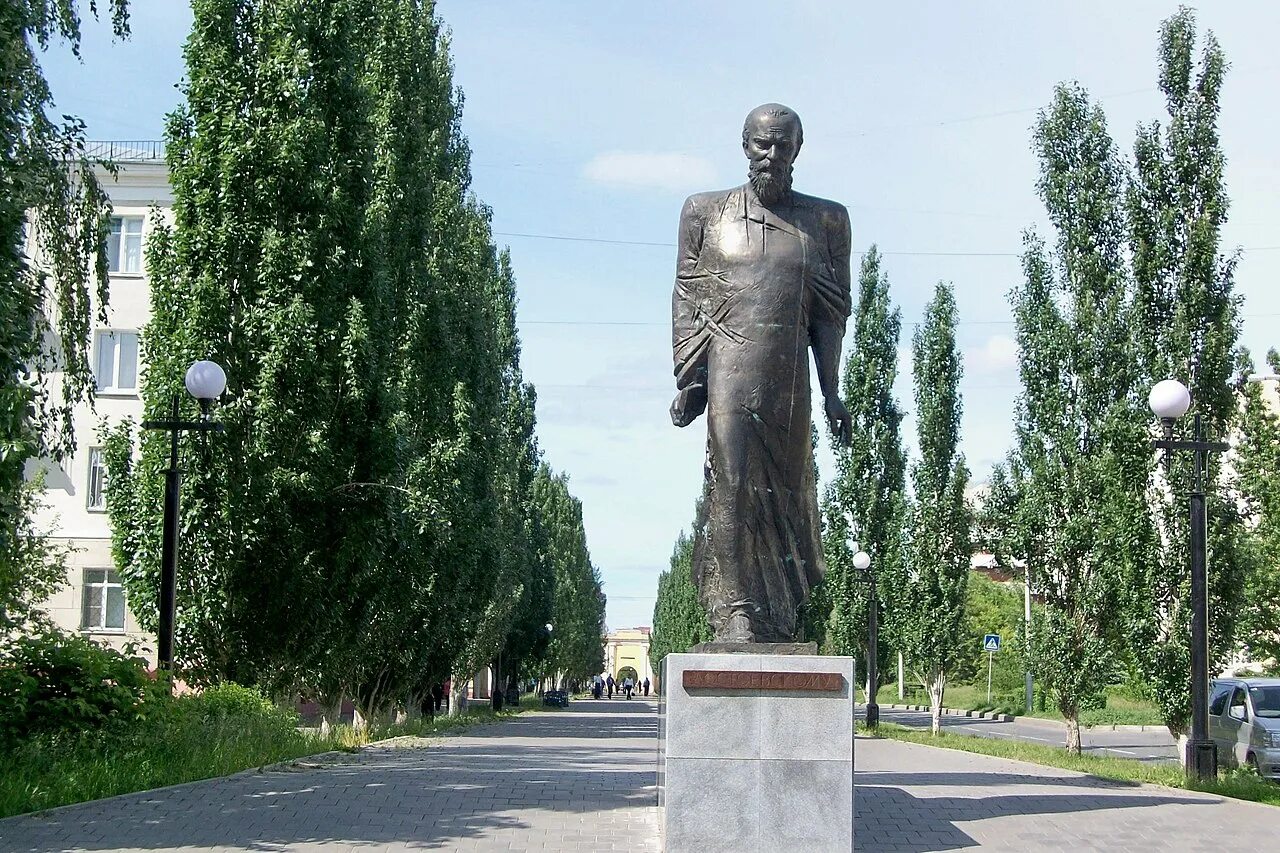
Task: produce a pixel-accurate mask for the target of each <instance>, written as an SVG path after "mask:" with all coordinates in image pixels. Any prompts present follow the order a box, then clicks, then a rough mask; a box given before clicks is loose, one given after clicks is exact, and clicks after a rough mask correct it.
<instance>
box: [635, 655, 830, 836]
mask: <svg viewBox="0 0 1280 853" xmlns="http://www.w3.org/2000/svg"><path fill="white" fill-rule="evenodd" d="M662 670H663V671H662V686H663V697H662V708H661V722H660V728H659V739H658V743H659V745H658V749H659V756H658V790H659V805H661V806H662V828H663V841H664V848H663V849H664V850H665V851H667V853H718V851H725V853H729V851H732V853H743V852H744V851H757V850H759V851H766V850H770V851H771V850H804V851H814V853H836V851H848V850H852V849H853V723H854V702H853V700H854V694H853V684H852V680H853V658H848V657H822V656H817V655H797V654H783V655H766V654H678V655H668V656H667V657H666V659H665V660H664V661H663V662H662Z"/></svg>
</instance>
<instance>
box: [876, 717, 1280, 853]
mask: <svg viewBox="0 0 1280 853" xmlns="http://www.w3.org/2000/svg"><path fill="white" fill-rule="evenodd" d="M854 754H855V756H856V759H855V760H856V765H857V772H856V775H855V780H856V793H855V796H854V809H855V812H856V817H855V823H854V827H855V828H854V833H855V835H854V841H855V845H856V848H857V849H858V850H860V851H863V850H865V851H872V850H874V851H877V853H881V851H883V853H925V851H935V850H993V851H995V850H1000V851H1006V850H1007V851H1019V853H1026V851H1032V850H1071V851H1079V850H1105V851H1134V853H1148V851H1179V853H1181V851H1188V852H1189V853H1190V851H1201V850H1204V851H1217V853H1221V851H1223V850H1270V849H1275V848H1276V845H1280V841H1278V840H1277V839H1280V808H1276V807H1274V806H1261V805H1257V804H1256V803H1244V802H1240V801H1238V800H1228V799H1223V798H1222V797H1215V796H1211V795H1208V794H1197V793H1193V792H1189V791H1180V790H1176V789H1172V788H1160V787H1157V786H1154V785H1133V784H1125V783H1121V782H1109V781H1104V780H1101V779H1095V778H1093V777H1090V776H1083V775H1081V774H1079V773H1072V772H1070V771H1067V770H1056V769H1054V768H1051V767H1041V766H1040V765H1037V764H1024V763H1022V762H1019V761H1007V760H1005V759H1001V758H992V757H990V756H986V755H977V754H974V753H969V752H960V751H957V750H950V749H936V748H933V747H928V746H917V745H915V744H909V743H900V742H897V741H891V740H877V739H871V738H864V737H860V738H858V740H857V743H856V745H855V747H854Z"/></svg>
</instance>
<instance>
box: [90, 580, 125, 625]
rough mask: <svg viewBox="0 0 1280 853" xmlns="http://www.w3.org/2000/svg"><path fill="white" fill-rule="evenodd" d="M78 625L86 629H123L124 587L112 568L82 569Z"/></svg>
mask: <svg viewBox="0 0 1280 853" xmlns="http://www.w3.org/2000/svg"><path fill="white" fill-rule="evenodd" d="M80 627H81V628H83V629H85V630H86V631H123V630H124V587H123V586H121V585H120V576H119V575H118V574H116V572H115V571H114V570H112V569H85V570H84V601H83V603H82V605H81V609H80Z"/></svg>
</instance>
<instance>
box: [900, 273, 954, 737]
mask: <svg viewBox="0 0 1280 853" xmlns="http://www.w3.org/2000/svg"><path fill="white" fill-rule="evenodd" d="M955 331H956V303H955V294H954V293H953V292H952V289H951V287H950V286H948V285H944V284H942V283H939V284H938V286H937V288H936V289H935V291H934V296H933V299H932V300H930V302H929V305H928V306H927V307H926V309H925V316H924V322H923V323H921V325H920V326H919V327H917V329H916V332H915V335H914V337H913V339H912V362H913V367H914V372H915V395H916V425H917V426H916V428H917V434H918V443H919V447H920V458H919V460H917V461H916V462H915V464H913V465H912V467H911V478H912V485H913V487H914V500H913V502H912V505H911V508H910V534H909V536H910V540H909V543H908V550H907V560H906V570H905V572H904V574H903V576H902V578H901V580H900V582H899V586H900V589H899V590H898V591H896V592H895V596H894V601H895V604H894V608H893V621H894V625H895V627H894V629H893V633H894V636H895V637H896V638H897V639H898V642H899V644H900V648H901V649H902V651H903V654H904V656H905V658H906V663H907V666H909V667H910V668H911V669H912V670H914V671H915V673H916V677H917V678H918V679H919V681H920V683H921V684H922V685H924V686H926V687H927V688H928V689H929V692H930V700H931V703H932V705H933V709H934V718H935V719H934V722H935V726H936V725H937V713H938V709H939V708H941V705H942V698H943V692H944V690H945V688H946V682H947V678H948V675H949V674H950V673H951V672H952V671H953V670H954V669H955V667H956V665H957V664H958V663H959V662H960V661H961V660H962V659H963V658H964V657H965V656H966V654H967V652H968V650H966V649H964V648H963V646H962V643H963V642H964V637H965V622H964V606H965V588H966V585H967V583H968V580H969V562H970V559H971V551H972V544H971V543H972V530H971V528H972V520H971V518H970V512H969V508H968V506H967V504H966V501H965V489H966V487H967V486H968V483H969V470H968V467H967V466H966V465H965V461H964V456H963V455H962V454H961V453H960V452H959V449H958V448H959V443H960V414H961V408H962V404H961V400H960V391H959V384H960V375H961V372H962V366H961V363H960V354H959V352H958V350H957V349H956V338H955Z"/></svg>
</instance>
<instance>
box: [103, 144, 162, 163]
mask: <svg viewBox="0 0 1280 853" xmlns="http://www.w3.org/2000/svg"><path fill="white" fill-rule="evenodd" d="M84 153H85V156H86V157H90V158H93V159H97V160H112V161H114V162H116V163H163V162H164V142H163V141H161V140H159V139H130V140H125V141H120V140H109V141H102V140H89V141H87V142H85V146H84Z"/></svg>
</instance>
